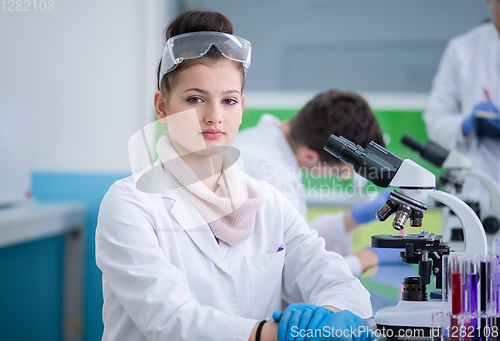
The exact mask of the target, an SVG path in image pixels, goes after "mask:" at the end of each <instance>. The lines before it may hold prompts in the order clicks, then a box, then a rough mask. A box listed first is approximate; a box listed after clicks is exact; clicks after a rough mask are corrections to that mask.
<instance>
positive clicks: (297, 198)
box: [232, 114, 360, 273]
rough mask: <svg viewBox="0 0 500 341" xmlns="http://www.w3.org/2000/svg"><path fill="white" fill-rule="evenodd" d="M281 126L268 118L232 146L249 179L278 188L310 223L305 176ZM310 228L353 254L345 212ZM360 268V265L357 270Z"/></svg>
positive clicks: (330, 246)
mask: <svg viewBox="0 0 500 341" xmlns="http://www.w3.org/2000/svg"><path fill="white" fill-rule="evenodd" d="M280 124H281V122H280V120H279V119H278V118H277V117H276V116H273V115H268V114H264V115H262V116H261V118H260V120H259V122H258V124H257V126H255V127H252V128H248V129H245V130H243V131H241V132H240V133H238V136H237V137H236V139H235V140H234V142H233V144H232V146H233V147H235V148H237V149H239V150H240V152H241V156H242V160H243V164H244V166H245V172H246V173H247V174H248V175H250V176H251V177H252V178H254V179H257V180H264V181H266V182H268V183H270V184H271V185H273V186H274V187H276V189H277V190H278V191H280V192H281V193H282V194H283V195H284V196H285V197H286V198H287V199H288V200H290V202H291V203H292V204H293V206H295V208H296V209H297V210H298V211H299V212H300V214H301V215H302V216H303V217H304V219H307V204H306V197H305V191H304V185H303V184H302V173H301V172H300V169H299V164H298V162H297V158H296V157H295V154H294V153H293V150H292V148H291V147H290V144H289V143H288V141H287V140H286V137H285V135H284V134H283V132H282V131H281V130H280V129H279V128H278V126H279V125H280ZM309 226H310V227H311V228H313V229H315V230H316V231H318V234H319V236H320V237H323V238H324V239H325V243H326V249H327V250H329V251H334V252H337V253H339V254H341V255H342V256H347V255H349V254H351V253H352V236H351V234H350V233H346V230H345V224H344V213H343V212H340V213H337V214H325V215H321V216H319V217H317V218H316V219H314V220H312V221H311V222H309ZM349 264H351V263H349ZM359 266H360V264H359V261H358V264H356V265H355V267H356V268H359ZM351 270H354V269H351ZM355 272H359V271H358V270H356V271H353V273H355Z"/></svg>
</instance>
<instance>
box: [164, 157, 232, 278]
mask: <svg viewBox="0 0 500 341" xmlns="http://www.w3.org/2000/svg"><path fill="white" fill-rule="evenodd" d="M157 163H158V165H159V167H160V169H161V170H162V178H163V180H164V189H165V192H164V193H161V197H162V200H163V204H164V205H165V207H166V209H167V210H168V211H169V213H170V216H171V217H172V218H173V219H174V220H175V221H176V222H177V223H178V224H179V226H180V227H181V228H182V229H183V230H184V231H185V232H186V234H187V235H188V236H189V238H191V240H192V241H193V242H194V243H195V244H196V246H198V248H199V249H200V250H201V251H202V252H203V253H204V254H205V255H206V256H207V257H208V258H209V259H210V260H211V261H212V262H214V263H215V265H216V266H217V267H219V269H221V270H222V271H224V272H226V273H228V268H227V264H226V260H225V258H224V255H223V253H222V251H221V248H220V247H219V245H218V244H217V241H216V240H215V237H214V235H213V233H212V230H211V229H210V227H209V226H208V224H207V222H206V220H205V218H203V216H202V215H201V213H200V212H199V211H198V210H197V209H196V207H194V206H193V204H192V203H191V202H190V201H189V199H188V198H186V197H185V196H184V195H183V194H182V193H181V192H180V191H179V190H178V189H176V188H175V185H174V183H173V181H172V179H171V178H170V177H169V176H168V175H167V172H165V170H164V169H163V166H162V165H161V162H157ZM155 164H156V163H155Z"/></svg>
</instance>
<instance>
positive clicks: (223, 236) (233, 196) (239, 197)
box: [156, 135, 263, 245]
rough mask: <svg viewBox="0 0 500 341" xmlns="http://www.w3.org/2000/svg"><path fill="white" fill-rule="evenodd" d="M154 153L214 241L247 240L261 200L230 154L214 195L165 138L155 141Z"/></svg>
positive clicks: (233, 241)
mask: <svg viewBox="0 0 500 341" xmlns="http://www.w3.org/2000/svg"><path fill="white" fill-rule="evenodd" d="M156 152H157V153H158V156H159V157H160V160H161V162H162V164H163V168H164V169H165V171H166V172H167V174H168V175H169V176H170V177H171V178H172V180H173V182H174V184H175V186H177V188H179V190H180V191H181V193H182V194H184V195H185V196H186V197H187V198H188V200H189V201H190V202H191V203H192V204H193V206H194V207H196V209H197V210H198V211H199V212H200V213H201V215H202V216H203V217H204V218H205V220H206V221H207V223H208V225H209V226H210V229H211V230H212V233H213V234H214V236H215V237H216V238H218V239H220V240H223V241H224V242H226V243H228V244H229V245H236V244H238V243H241V242H242V241H244V240H246V239H247V238H248V237H250V235H251V234H252V232H253V229H254V225H255V215H256V212H257V210H258V209H259V207H260V206H261V205H262V201H263V200H262V198H261V197H260V196H259V194H258V193H257V191H256V190H255V189H254V188H253V187H252V186H251V185H250V184H249V183H248V181H247V179H246V176H245V174H244V173H242V172H240V171H239V170H238V167H237V164H236V162H235V161H236V160H234V159H233V157H232V156H231V155H230V154H229V153H227V152H224V156H223V161H222V173H221V176H220V178H219V181H218V184H219V187H218V188H217V190H216V191H215V193H214V192H212V191H211V190H210V189H209V188H208V187H207V186H205V184H204V183H202V182H201V180H200V179H199V178H198V177H197V176H196V175H195V173H194V172H193V171H192V170H191V168H189V166H188V165H187V164H186V163H185V162H184V160H183V159H182V158H181V157H180V156H179V154H177V152H176V151H175V149H174V148H173V147H172V144H171V142H170V139H169V137H168V136H167V135H164V136H162V137H161V138H160V140H159V141H158V144H157V145H156ZM207 167H210V166H209V165H207Z"/></svg>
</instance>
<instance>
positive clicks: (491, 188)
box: [465, 169, 500, 222]
mask: <svg viewBox="0 0 500 341" xmlns="http://www.w3.org/2000/svg"><path fill="white" fill-rule="evenodd" d="M465 175H471V176H474V177H476V178H478V179H479V180H480V181H481V182H482V183H483V185H484V187H486V189H487V190H488V194H489V195H490V207H489V208H488V209H486V210H483V209H481V219H482V220H483V222H484V219H485V218H487V217H489V216H493V217H495V218H497V219H498V221H500V188H499V186H498V184H497V183H496V182H495V180H493V179H492V178H491V177H490V176H489V175H487V174H485V173H483V172H480V171H477V170H473V169H470V170H467V171H466V173H465Z"/></svg>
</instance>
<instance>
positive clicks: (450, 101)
mask: <svg viewBox="0 0 500 341" xmlns="http://www.w3.org/2000/svg"><path fill="white" fill-rule="evenodd" d="M486 2H487V3H488V5H489V6H490V8H491V13H492V17H493V20H492V21H491V22H488V23H484V24H482V25H479V26H477V27H475V28H473V29H472V30H470V31H469V32H467V33H465V34H463V35H461V36H458V37H455V38H453V39H452V40H450V42H449V43H448V46H447V47H446V50H445V51H444V53H443V56H442V58H441V63H440V65H439V68H438V71H437V73H436V76H435V78H434V82H433V85H432V90H431V93H430V97H429V104H428V107H427V110H426V112H425V113H424V121H425V123H426V127H427V134H428V135H429V138H430V139H432V140H434V141H436V142H438V143H440V144H442V145H443V146H446V147H448V148H453V149H456V150H457V151H459V152H460V153H462V154H464V155H465V156H467V157H468V158H470V160H471V161H472V167H473V168H475V169H477V170H480V171H482V172H484V173H486V174H488V175H489V176H491V177H492V178H493V179H494V180H495V181H497V183H499V184H500V121H499V120H498V115H499V114H500V110H499V105H500V71H499V70H500V69H499V67H500V1H499V0H486ZM459 196H460V198H462V199H463V200H467V201H478V202H479V203H480V207H490V200H489V195H488V192H487V190H486V188H484V186H482V184H481V183H480V181H479V180H477V179H475V178H472V177H468V178H466V179H465V182H464V185H463V189H462V193H461V194H460V195H459Z"/></svg>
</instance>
